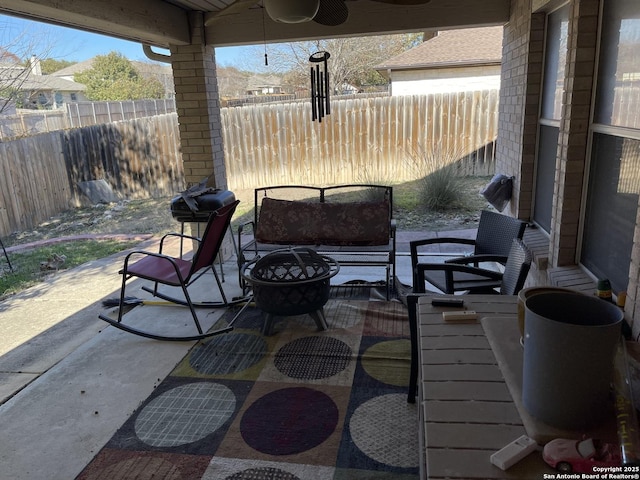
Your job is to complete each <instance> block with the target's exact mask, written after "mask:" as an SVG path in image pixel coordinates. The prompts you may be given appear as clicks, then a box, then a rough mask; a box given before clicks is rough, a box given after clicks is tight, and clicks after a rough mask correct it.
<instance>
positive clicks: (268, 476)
mask: <svg viewBox="0 0 640 480" xmlns="http://www.w3.org/2000/svg"><path fill="white" fill-rule="evenodd" d="M225 480H300V479H299V478H298V477H296V476H295V475H293V474H291V473H289V472H285V471H284V470H280V469H279V468H273V467H263V468H249V469H247V470H243V471H242V472H238V473H234V474H233V475H231V476H229V477H226V478H225Z"/></svg>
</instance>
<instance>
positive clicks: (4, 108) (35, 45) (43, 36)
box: [0, 20, 55, 114]
mask: <svg viewBox="0 0 640 480" xmlns="http://www.w3.org/2000/svg"><path fill="white" fill-rule="evenodd" d="M54 44H55V35H53V34H52V33H51V30H50V29H48V28H46V27H45V28H40V29H31V30H30V31H28V32H27V31H26V30H25V31H20V30H19V29H18V28H17V27H16V26H14V25H12V24H11V23H9V22H6V21H2V20H0V45H1V46H0V113H5V114H6V113H7V112H8V111H11V110H12V109H13V108H14V107H21V106H22V104H23V103H24V101H25V99H24V92H23V86H24V84H25V82H26V81H27V79H28V78H29V76H30V75H31V73H32V68H33V67H34V63H32V62H30V61H29V59H31V58H37V59H42V58H46V57H47V56H48V53H49V52H50V51H51V50H52V47H51V46H52V45H54Z"/></svg>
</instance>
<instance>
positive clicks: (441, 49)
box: [375, 27, 503, 96]
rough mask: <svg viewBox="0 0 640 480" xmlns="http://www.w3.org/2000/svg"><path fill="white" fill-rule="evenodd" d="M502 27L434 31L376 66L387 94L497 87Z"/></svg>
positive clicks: (416, 93)
mask: <svg viewBox="0 0 640 480" xmlns="http://www.w3.org/2000/svg"><path fill="white" fill-rule="evenodd" d="M502 30H503V28H502V27H484V28H468V29H462V30H448V31H441V32H437V33H436V34H435V36H433V37H432V38H429V39H428V40H425V41H424V42H422V44H420V45H418V46H417V47H414V48H412V49H411V50H407V51H406V52H403V53H401V54H399V55H396V56H395V57H392V58H390V59H389V60H387V61H385V62H383V63H381V64H379V65H377V66H376V67H375V69H376V70H377V71H378V72H379V73H380V74H381V75H382V76H384V77H385V78H387V79H388V80H389V81H390V82H391V95H396V96H398V95H421V94H425V93H443V92H456V91H469V90H486V89H499V88H500V63H501V59H502Z"/></svg>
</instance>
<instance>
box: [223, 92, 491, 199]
mask: <svg viewBox="0 0 640 480" xmlns="http://www.w3.org/2000/svg"><path fill="white" fill-rule="evenodd" d="M497 114H498V91H497V90H487V91H478V92H456V93H449V94H437V95H423V96H402V97H377V98H365V99H354V100H343V101H335V102H332V104H331V115H329V116H327V117H325V118H324V119H323V121H322V123H318V122H312V121H311V108H310V107H309V105H308V104H307V103H290V104H277V105H260V106H255V107H252V108H246V107H245V108H229V109H225V110H223V115H222V123H223V134H224V148H225V157H226V162H227V177H228V182H229V185H230V187H231V188H240V189H244V188H253V187H254V186H260V185H273V184H286V183H310V184H335V183H346V182H353V181H354V180H367V181H379V182H391V181H393V182H395V181H407V180H414V179H416V178H417V177H419V176H420V175H423V174H424V172H425V170H429V169H430V168H431V169H432V166H427V168H425V166H424V165H417V163H421V162H422V161H423V160H426V161H429V162H430V161H433V160H435V161H436V163H438V166H439V167H441V166H444V165H446V164H449V163H455V164H456V166H457V167H458V169H459V174H461V175H491V174H492V173H493V172H494V170H495V161H494V160H495V158H494V149H493V142H494V141H495V138H496V135H497ZM433 156H436V157H439V159H438V158H436V159H432V158H428V159H427V158H417V157H433Z"/></svg>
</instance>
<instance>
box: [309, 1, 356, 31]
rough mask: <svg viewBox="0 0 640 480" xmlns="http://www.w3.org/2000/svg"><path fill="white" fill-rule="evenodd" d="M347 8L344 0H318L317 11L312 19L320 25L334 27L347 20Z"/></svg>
mask: <svg viewBox="0 0 640 480" xmlns="http://www.w3.org/2000/svg"><path fill="white" fill-rule="evenodd" d="M348 17H349V9H348V8H347V4H346V3H344V0H320V8H319V9H318V13H316V16H315V17H313V21H314V22H316V23H319V24H321V25H327V26H330V27H335V26H336V25H340V24H341V23H344V22H346V21H347V18H348Z"/></svg>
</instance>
